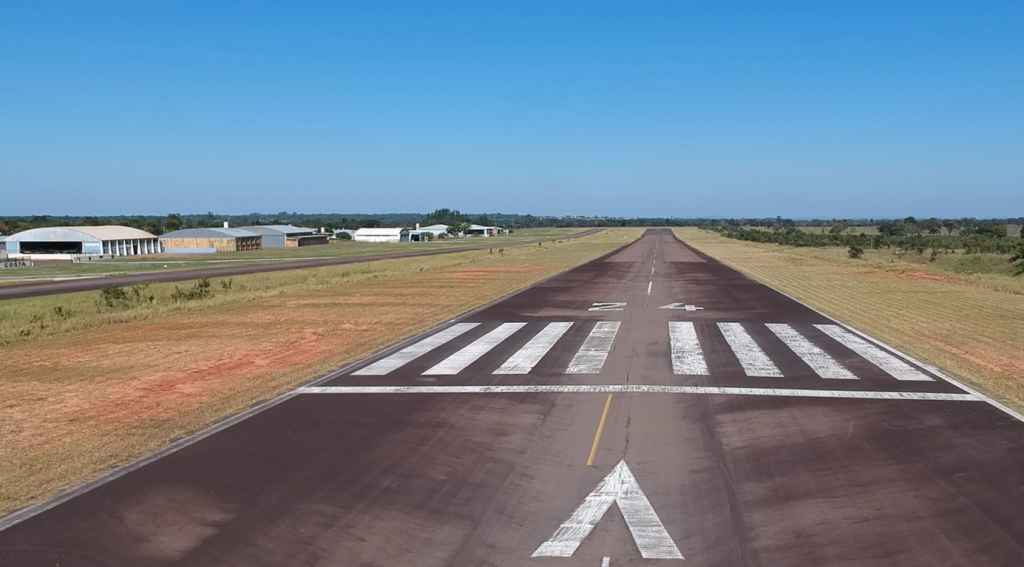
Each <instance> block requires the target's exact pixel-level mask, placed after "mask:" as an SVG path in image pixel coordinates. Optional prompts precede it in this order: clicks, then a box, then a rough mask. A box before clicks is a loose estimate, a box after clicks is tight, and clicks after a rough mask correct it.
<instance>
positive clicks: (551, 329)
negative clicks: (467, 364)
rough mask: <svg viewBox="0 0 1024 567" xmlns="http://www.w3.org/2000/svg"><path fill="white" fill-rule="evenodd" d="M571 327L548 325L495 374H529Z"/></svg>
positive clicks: (564, 323) (569, 325)
mask: <svg viewBox="0 0 1024 567" xmlns="http://www.w3.org/2000/svg"><path fill="white" fill-rule="evenodd" d="M570 327H572V323H569V322H558V323H548V324H547V326H545V327H544V329H543V330H541V332H539V333H537V334H536V335H534V336H533V338H532V339H530V341H529V342H528V343H526V344H525V345H523V347H522V348H520V349H519V350H518V351H516V353H515V354H513V355H512V356H510V357H509V359H508V360H506V361H505V363H504V364H502V365H501V366H500V367H499V368H498V369H497V370H495V371H494V374H529V373H530V370H533V367H534V366H536V365H537V363H538V362H540V360H541V359H542V358H544V355H546V354H547V353H548V351H550V350H551V347H553V346H555V343H556V342H558V339H560V338H562V335H564V334H565V333H566V331H568V330H569V328H570Z"/></svg>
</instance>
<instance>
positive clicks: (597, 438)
mask: <svg viewBox="0 0 1024 567" xmlns="http://www.w3.org/2000/svg"><path fill="white" fill-rule="evenodd" d="M611 406H612V394H608V397H607V398H606V399H605V400H604V411H602V412H601V420H600V421H598V422H597V431H595V432H594V442H593V443H591V444H590V456H588V457H587V466H588V467H592V466H594V456H595V455H596V454H597V445H598V443H600V442H601V434H602V433H603V432H604V422H605V421H606V420H607V419H608V408H610V407H611Z"/></svg>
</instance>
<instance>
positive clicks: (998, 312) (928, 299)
mask: <svg viewBox="0 0 1024 567" xmlns="http://www.w3.org/2000/svg"><path fill="white" fill-rule="evenodd" d="M676 234H678V235H679V237H680V238H682V239H683V240H685V241H686V242H687V243H689V244H690V245H692V246H694V247H695V248H697V249H699V250H701V251H703V252H704V253H706V254H708V255H710V256H713V257H715V258H717V259H719V260H721V261H722V262H725V263H726V264H728V265H730V266H732V267H734V268H736V269H738V270H740V271H742V272H744V273H746V274H748V275H750V276H751V277H753V278H755V279H757V280H759V281H761V282H763V283H765V284H767V285H769V286H771V287H773V288H775V289H778V290H780V291H783V292H785V293H788V294H790V295H792V296H794V297H796V298H797V299H799V300H801V301H803V302H805V303H807V304H808V305H811V306H812V307H815V308H816V309H819V310H821V311H823V312H825V313H827V314H828V315H830V316H832V317H835V318H836V319H839V320H840V321H843V322H845V323H849V324H850V325H852V326H854V327H856V328H857V329H860V330H861V331H864V332H866V333H868V334H870V335H872V336H874V337H876V338H878V339H881V340H882V341H885V342H887V343H889V344H891V345H893V346H895V347H897V348H899V349H901V350H903V351H904V352H907V353H909V354H911V355H913V356H915V357H919V358H921V359H923V360H925V361H927V362H930V363H931V364H934V365H936V366H938V367H940V368H943V369H945V370H948V371H950V372H952V373H953V374H955V375H957V376H959V377H961V378H963V379H964V381H965V382H966V383H968V384H970V385H971V386H974V387H977V388H978V389H979V390H982V391H984V392H986V393H988V394H990V395H992V396H993V397H995V398H997V399H999V400H1002V401H1005V402H1007V403H1008V404H1009V405H1011V406H1013V407H1015V408H1017V409H1024V277H1017V278H1014V277H1011V276H1008V275H1003V274H992V273H987V274H958V273H953V272H952V271H951V270H949V269H948V268H947V267H945V266H943V265H936V264H935V263H925V264H924V265H922V264H919V263H912V262H908V261H904V260H900V259H897V258H895V257H894V256H892V255H891V254H889V253H884V252H877V251H868V254H866V255H865V258H864V259H861V260H851V259H849V258H847V257H846V251H845V249H839V248H794V247H787V246H779V245H777V244H759V243H753V242H745V241H740V240H733V239H728V238H725V237H722V236H719V235H718V234H715V233H712V232H708V231H703V230H699V229H677V230H676ZM936 262H938V261H936Z"/></svg>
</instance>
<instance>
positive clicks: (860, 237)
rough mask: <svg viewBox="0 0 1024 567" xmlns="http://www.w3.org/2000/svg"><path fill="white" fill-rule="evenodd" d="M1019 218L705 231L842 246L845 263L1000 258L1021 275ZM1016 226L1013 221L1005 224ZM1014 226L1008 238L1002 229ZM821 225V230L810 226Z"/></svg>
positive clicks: (730, 226)
mask: <svg viewBox="0 0 1024 567" xmlns="http://www.w3.org/2000/svg"><path fill="white" fill-rule="evenodd" d="M1021 220H1022V219H1019V218H1018V219H987V220H977V219H926V220H924V221H918V220H917V219H915V218H914V217H907V218H905V219H902V220H896V221H894V220H887V221H881V222H879V223H878V224H877V225H876V226H877V230H878V234H866V233H864V232H861V233H857V234H850V233H849V232H847V231H848V230H849V229H850V225H849V223H847V222H844V221H839V222H836V223H835V224H833V225H832V226H831V227H830V228H829V230H827V231H822V232H811V231H807V230H801V229H800V227H799V226H797V225H796V224H795V223H792V222H789V223H787V222H776V223H774V224H772V225H769V226H761V227H758V226H751V225H741V224H738V223H736V222H734V221H730V222H726V223H720V224H716V225H713V226H712V227H710V228H711V229H712V230H715V231H717V232H718V233H720V234H722V235H723V236H726V237H729V238H735V239H737V240H747V241H750V242H767V243H774V244H783V245H787V246H810V247H828V246H837V247H846V248H847V251H848V254H849V256H850V257H851V258H860V257H861V256H862V255H863V253H864V250H865V249H867V248H871V249H875V250H878V249H883V248H894V249H896V250H897V251H898V252H900V253H916V254H918V255H924V254H925V253H926V252H929V251H930V257H929V259H930V260H935V259H936V258H937V257H938V256H939V255H942V254H950V253H953V252H954V251H962V252H963V253H964V254H1006V255H1010V256H1011V257H1010V262H1012V263H1014V265H1015V266H1016V271H1017V273H1018V274H1021V273H1024V238H1022V235H1021V234H1020V231H1019V228H1020V226H1021V224H1024V223H1021V222H1019V221H1021ZM1007 221H1018V222H1007ZM1011 225H1012V226H1014V227H1015V228H1016V229H1017V230H1016V231H1015V234H1010V232H1009V230H1008V226H1011ZM816 226H822V225H816Z"/></svg>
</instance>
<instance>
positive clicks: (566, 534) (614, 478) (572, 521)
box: [533, 461, 683, 559]
mask: <svg viewBox="0 0 1024 567" xmlns="http://www.w3.org/2000/svg"><path fill="white" fill-rule="evenodd" d="M612 504H618V506H619V511H620V512H622V519H623V520H625V521H626V526H628V527H629V531H630V533H632V534H633V541H634V542H635V543H636V547H637V549H639V550H640V555H641V556H642V557H643V558H644V559H682V558H683V554H681V553H679V548H678V547H676V543H675V541H673V540H672V536H670V535H669V534H668V531H667V530H666V529H665V526H664V525H663V524H662V523H661V519H660V518H658V513H657V512H655V511H654V507H653V506H651V502H650V500H648V499H647V495H646V494H644V491H643V490H642V489H641V488H640V484H639V483H637V481H636V477H634V476H633V472H632V471H630V470H629V466H627V465H626V462H625V461H619V464H618V465H615V468H614V469H612V472H610V473H608V476H606V477H604V479H603V480H601V482H599V483H598V484H597V487H596V488H594V490H593V491H592V492H591V493H590V494H588V495H587V497H586V498H584V499H583V502H582V503H581V504H580V505H579V507H578V508H576V510H575V511H574V512H573V513H572V515H571V516H569V519H568V520H566V521H565V523H563V524H562V525H561V526H559V527H558V529H557V530H555V533H554V534H553V535H552V536H551V539H549V540H547V541H545V542H544V543H542V544H540V547H538V548H537V550H536V551H534V552H533V557H572V556H573V554H574V553H576V549H577V548H578V547H579V546H580V544H581V543H583V540H584V539H586V537H587V536H588V535H590V532H592V531H593V530H594V527H595V526H597V524H598V522H600V521H601V518H603V517H604V515H605V512H607V511H608V509H609V508H611V507H612Z"/></svg>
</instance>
